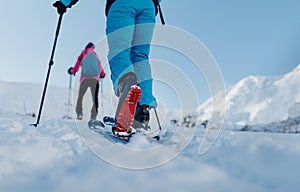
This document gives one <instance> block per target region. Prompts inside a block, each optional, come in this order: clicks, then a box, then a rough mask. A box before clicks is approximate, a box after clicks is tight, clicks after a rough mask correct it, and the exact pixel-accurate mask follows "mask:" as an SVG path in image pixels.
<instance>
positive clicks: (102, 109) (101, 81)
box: [100, 79, 105, 114]
mask: <svg viewBox="0 0 300 192" xmlns="http://www.w3.org/2000/svg"><path fill="white" fill-rule="evenodd" d="M100 83H101V111H102V114H105V113H104V103H103V102H104V98H103V97H104V95H103V79H101V80H100Z"/></svg>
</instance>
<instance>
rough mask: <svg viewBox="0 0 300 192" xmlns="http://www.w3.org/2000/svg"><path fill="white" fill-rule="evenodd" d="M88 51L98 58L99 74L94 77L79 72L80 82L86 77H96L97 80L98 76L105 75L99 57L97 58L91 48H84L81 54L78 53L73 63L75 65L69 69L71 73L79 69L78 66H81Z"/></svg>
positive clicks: (102, 76)
mask: <svg viewBox="0 0 300 192" xmlns="http://www.w3.org/2000/svg"><path fill="white" fill-rule="evenodd" d="M89 53H93V54H94V55H95V56H96V58H97V60H98V65H99V69H100V75H99V76H95V77H85V76H84V75H82V74H81V77H80V82H82V81H83V80H85V79H88V78H93V79H96V80H97V81H99V79H100V78H104V77H105V72H104V69H103V67H102V64H101V61H100V59H99V58H98V56H97V54H96V52H95V51H94V49H93V48H87V49H85V50H83V51H82V52H81V54H80V55H79V57H78V59H77V62H76V64H75V66H74V67H73V68H72V69H71V71H70V72H71V73H72V74H75V73H76V72H77V71H78V70H79V67H80V66H81V64H82V61H84V59H85V57H86V56H87V54H89Z"/></svg>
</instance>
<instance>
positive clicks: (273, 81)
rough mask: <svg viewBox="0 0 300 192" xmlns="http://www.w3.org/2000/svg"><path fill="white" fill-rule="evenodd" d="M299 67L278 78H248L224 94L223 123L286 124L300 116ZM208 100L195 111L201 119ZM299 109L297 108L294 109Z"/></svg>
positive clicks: (208, 104) (206, 109) (205, 115)
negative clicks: (224, 121)
mask: <svg viewBox="0 0 300 192" xmlns="http://www.w3.org/2000/svg"><path fill="white" fill-rule="evenodd" d="M299 82H300V65H298V66H297V67H296V68H295V69H294V70H293V71H291V72H290V73H287V74H285V75H283V76H277V77H256V76H249V77H247V78H245V79H242V80H241V81H240V82H238V83H237V84H236V85H235V86H233V87H232V88H231V89H230V90H228V91H227V94H226V109H227V111H226V122H227V123H230V124H240V125H246V124H260V123H270V122H273V121H279V120H285V119H287V118H288V117H289V116H291V117H295V116H298V115H299V114H300V113H298V112H300V110H299V101H300V83H299ZM210 106H211V100H208V101H207V102H206V103H204V104H203V105H201V106H200V107H199V108H198V111H199V114H200V118H199V119H200V120H201V119H207V118H208V117H209V113H210V112H211V108H210ZM297 106H298V107H297Z"/></svg>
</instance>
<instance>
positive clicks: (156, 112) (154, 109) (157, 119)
mask: <svg viewBox="0 0 300 192" xmlns="http://www.w3.org/2000/svg"><path fill="white" fill-rule="evenodd" d="M154 112H155V116H156V120H157V124H158V127H159V130H161V126H160V122H159V118H158V115H157V111H156V108H154Z"/></svg>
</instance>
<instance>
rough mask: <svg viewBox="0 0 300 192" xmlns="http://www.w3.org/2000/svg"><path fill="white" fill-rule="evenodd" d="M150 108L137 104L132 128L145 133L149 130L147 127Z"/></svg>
mask: <svg viewBox="0 0 300 192" xmlns="http://www.w3.org/2000/svg"><path fill="white" fill-rule="evenodd" d="M149 110H150V107H149V106H148V105H140V104H139V103H138V105H137V107H136V110H135V116H134V122H133V124H132V127H133V128H135V129H141V128H142V129H145V130H146V131H149V130H150V126H149V120H150V112H149Z"/></svg>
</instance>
